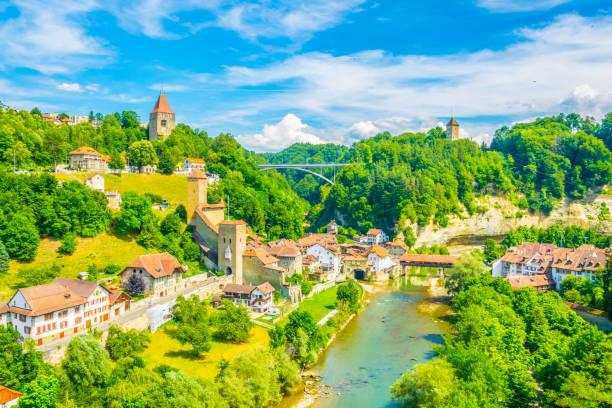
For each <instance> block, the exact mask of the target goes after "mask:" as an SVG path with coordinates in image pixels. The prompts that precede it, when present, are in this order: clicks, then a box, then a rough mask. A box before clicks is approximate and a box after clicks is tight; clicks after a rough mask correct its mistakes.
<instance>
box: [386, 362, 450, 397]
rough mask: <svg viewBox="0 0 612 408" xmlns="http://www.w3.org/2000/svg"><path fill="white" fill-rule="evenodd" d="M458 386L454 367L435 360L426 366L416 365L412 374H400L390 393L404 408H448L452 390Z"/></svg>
mask: <svg viewBox="0 0 612 408" xmlns="http://www.w3.org/2000/svg"><path fill="white" fill-rule="evenodd" d="M458 384H459V380H458V379H457V377H456V375H455V369H454V367H453V366H452V365H451V364H449V363H448V362H447V361H446V360H444V359H441V358H436V359H435V360H432V361H431V362H430V363H428V364H416V365H415V366H414V369H413V371H412V372H409V373H404V374H402V377H401V378H400V379H399V380H397V381H396V382H395V384H393V385H392V386H391V388H390V391H391V396H392V397H393V399H394V400H397V401H401V402H402V403H403V404H405V405H406V406H410V407H423V408H440V407H449V408H450V407H451V406H453V405H452V404H451V402H452V394H453V390H454V389H456V388H457V385H458Z"/></svg>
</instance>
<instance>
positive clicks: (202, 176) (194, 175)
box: [187, 169, 206, 179]
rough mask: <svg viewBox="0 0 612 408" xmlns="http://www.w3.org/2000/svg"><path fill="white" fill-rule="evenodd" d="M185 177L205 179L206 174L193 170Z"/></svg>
mask: <svg viewBox="0 0 612 408" xmlns="http://www.w3.org/2000/svg"><path fill="white" fill-rule="evenodd" d="M187 177H189V178H190V179H205V178H206V174H204V173H202V170H200V169H193V170H191V173H189V176H187Z"/></svg>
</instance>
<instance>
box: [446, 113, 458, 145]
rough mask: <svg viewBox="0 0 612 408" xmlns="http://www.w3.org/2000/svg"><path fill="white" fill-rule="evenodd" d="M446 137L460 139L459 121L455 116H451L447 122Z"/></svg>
mask: <svg viewBox="0 0 612 408" xmlns="http://www.w3.org/2000/svg"><path fill="white" fill-rule="evenodd" d="M446 137H447V138H448V139H450V140H457V139H459V123H458V122H457V121H456V120H455V118H451V120H449V121H448V123H447V124H446Z"/></svg>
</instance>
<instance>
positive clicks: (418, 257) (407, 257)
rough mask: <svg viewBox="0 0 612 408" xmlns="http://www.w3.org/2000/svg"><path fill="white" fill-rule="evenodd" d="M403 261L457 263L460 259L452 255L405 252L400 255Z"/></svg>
mask: <svg viewBox="0 0 612 408" xmlns="http://www.w3.org/2000/svg"><path fill="white" fill-rule="evenodd" d="M400 261H401V262H424V263H445V264H446V263H457V262H459V259H458V258H457V257H455V256H450V255H424V254H404V255H402V256H401V257H400Z"/></svg>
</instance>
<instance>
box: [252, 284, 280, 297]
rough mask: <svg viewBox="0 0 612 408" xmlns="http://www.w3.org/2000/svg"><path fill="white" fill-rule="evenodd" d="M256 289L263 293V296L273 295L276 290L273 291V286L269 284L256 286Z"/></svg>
mask: <svg viewBox="0 0 612 408" xmlns="http://www.w3.org/2000/svg"><path fill="white" fill-rule="evenodd" d="M257 289H259V290H261V293H263V294H264V295H268V294H270V293H273V292H274V291H275V290H276V289H274V286H272V285H270V283H269V282H264V283H262V284H261V285H259V286H257Z"/></svg>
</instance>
